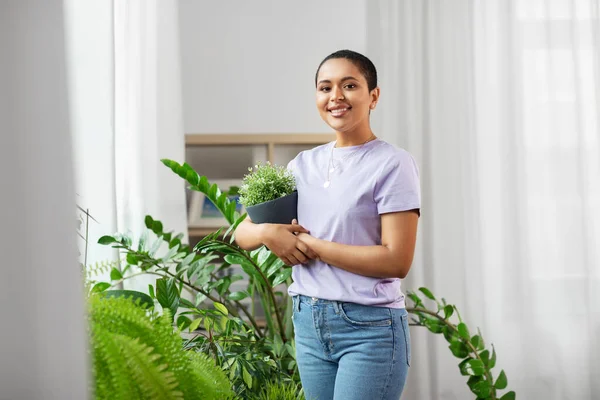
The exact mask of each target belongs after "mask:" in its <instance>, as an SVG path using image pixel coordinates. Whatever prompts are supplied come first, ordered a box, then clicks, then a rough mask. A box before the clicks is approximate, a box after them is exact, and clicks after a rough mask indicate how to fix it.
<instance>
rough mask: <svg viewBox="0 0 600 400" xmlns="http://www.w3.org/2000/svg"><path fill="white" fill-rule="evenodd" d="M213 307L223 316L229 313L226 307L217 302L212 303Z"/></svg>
mask: <svg viewBox="0 0 600 400" xmlns="http://www.w3.org/2000/svg"><path fill="white" fill-rule="evenodd" d="M214 306H215V308H216V309H217V310H219V311H220V312H221V313H222V314H223V315H229V311H228V310H227V307H225V306H224V305H223V304H221V303H219V302H216V301H215V302H214Z"/></svg>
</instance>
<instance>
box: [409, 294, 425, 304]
mask: <svg viewBox="0 0 600 400" xmlns="http://www.w3.org/2000/svg"><path fill="white" fill-rule="evenodd" d="M408 298H409V299H411V300H412V301H413V303H415V307H419V306H420V305H422V304H423V302H422V301H421V298H420V297H419V296H418V295H417V294H416V293H414V292H409V293H408Z"/></svg>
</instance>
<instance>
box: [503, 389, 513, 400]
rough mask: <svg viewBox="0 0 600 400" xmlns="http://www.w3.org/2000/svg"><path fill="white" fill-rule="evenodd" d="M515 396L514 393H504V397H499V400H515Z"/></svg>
mask: <svg viewBox="0 0 600 400" xmlns="http://www.w3.org/2000/svg"><path fill="white" fill-rule="evenodd" d="M515 398H516V394H515V392H512V391H511V392H508V393H505V394H504V396H502V397H500V400H515Z"/></svg>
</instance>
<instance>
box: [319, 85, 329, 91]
mask: <svg viewBox="0 0 600 400" xmlns="http://www.w3.org/2000/svg"><path fill="white" fill-rule="evenodd" d="M319 90H320V91H321V92H329V86H323V87H322V88H321V89H319Z"/></svg>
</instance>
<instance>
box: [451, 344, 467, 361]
mask: <svg viewBox="0 0 600 400" xmlns="http://www.w3.org/2000/svg"><path fill="white" fill-rule="evenodd" d="M448 347H449V348H450V351H451V352H452V354H454V356H455V357H458V358H465V357H466V356H468V355H469V348H468V347H467V346H465V344H464V343H463V342H452V343H450V346H448Z"/></svg>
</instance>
